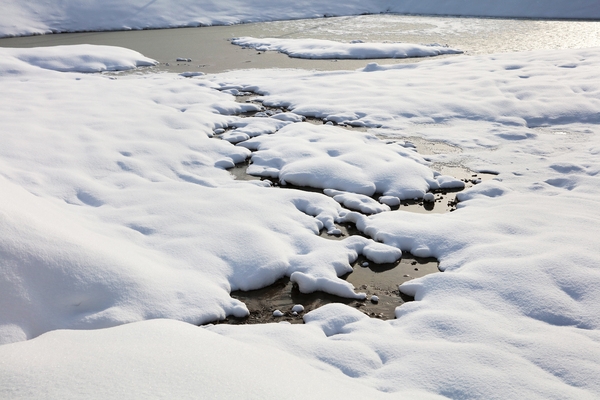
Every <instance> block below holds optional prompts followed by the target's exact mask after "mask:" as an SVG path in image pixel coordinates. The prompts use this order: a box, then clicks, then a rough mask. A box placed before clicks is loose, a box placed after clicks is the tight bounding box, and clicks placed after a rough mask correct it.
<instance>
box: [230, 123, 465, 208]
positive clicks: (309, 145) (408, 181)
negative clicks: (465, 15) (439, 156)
mask: <svg viewBox="0 0 600 400" xmlns="http://www.w3.org/2000/svg"><path fill="white" fill-rule="evenodd" d="M328 118H331V116H329V117H328ZM234 132H235V131H234ZM240 145H241V146H244V147H247V148H249V149H251V150H256V151H255V152H254V153H253V155H252V165H250V166H249V167H248V173H249V174H251V175H257V176H264V177H270V178H278V179H279V180H280V181H281V182H282V183H291V184H294V185H297V186H310V187H315V188H320V189H337V190H338V191H345V192H353V193H356V194H359V195H366V196H372V195H374V194H375V193H383V195H384V196H395V197H397V198H400V199H409V198H410V199H412V198H415V197H417V198H422V197H423V195H424V194H425V192H427V191H428V190H429V189H430V188H433V189H438V188H440V187H447V186H460V185H464V183H463V182H461V181H460V180H457V179H455V178H448V177H445V176H439V177H434V172H433V171H432V170H431V169H429V168H428V167H427V166H426V165H425V164H426V161H425V160H424V159H423V158H422V157H420V156H419V155H418V154H416V153H415V152H414V151H411V150H407V149H405V148H404V147H402V146H400V145H397V144H394V143H393V144H385V143H383V142H382V141H380V140H379V139H377V138H376V137H375V136H373V135H370V134H368V133H364V132H350V131H348V130H346V129H342V128H339V127H335V126H330V125H320V126H319V125H313V124H309V123H296V124H290V125H287V126H285V127H283V128H281V129H280V130H279V131H278V132H277V134H276V135H270V136H258V137H254V138H253V139H251V140H247V141H245V142H243V143H240ZM330 193H332V194H333V195H334V196H335V195H338V196H340V197H338V199H336V200H337V201H340V202H343V203H344V204H345V205H346V206H349V207H351V208H352V207H353V208H359V209H364V210H369V211H368V212H380V211H384V210H387V207H384V206H382V205H377V204H376V203H375V201H372V202H371V201H368V200H365V196H362V197H358V196H356V195H354V196H351V195H348V194H346V195H342V194H341V193H339V192H330Z"/></svg>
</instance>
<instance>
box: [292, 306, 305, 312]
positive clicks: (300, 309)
mask: <svg viewBox="0 0 600 400" xmlns="http://www.w3.org/2000/svg"><path fill="white" fill-rule="evenodd" d="M303 311H304V306H303V305H302V304H296V305H294V307H292V312H295V313H301V312H303Z"/></svg>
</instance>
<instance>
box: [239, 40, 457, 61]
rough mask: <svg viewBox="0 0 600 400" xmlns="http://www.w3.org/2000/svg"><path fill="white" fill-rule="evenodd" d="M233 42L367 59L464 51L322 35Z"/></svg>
mask: <svg viewBox="0 0 600 400" xmlns="http://www.w3.org/2000/svg"><path fill="white" fill-rule="evenodd" d="M231 43H232V44H236V45H238V46H243V47H251V48H254V49H256V50H259V51H278V52H280V53H284V54H287V55H288V56H290V57H295V58H314V59H336V58H339V59H366V58H408V57H432V56H439V55H441V54H460V53H462V51H460V50H457V49H451V48H449V47H444V46H441V45H437V44H432V45H430V46H423V45H417V44H410V43H363V42H360V41H358V42H351V43H339V42H335V41H331V40H320V39H273V38H268V39H257V38H252V37H241V38H235V39H231Z"/></svg>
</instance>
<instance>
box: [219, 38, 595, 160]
mask: <svg viewBox="0 0 600 400" xmlns="http://www.w3.org/2000/svg"><path fill="white" fill-rule="evenodd" d="M597 53H598V51H597V50H596V49H583V50H561V51H545V52H543V53H540V52H527V53H519V54H495V55H490V56H478V57H463V56H457V57H453V58H452V59H443V60H432V61H428V62H425V63H423V62H420V63H411V64H397V65H392V66H379V65H376V64H371V65H368V66H367V68H365V69H364V70H360V71H353V72H347V71H340V72H323V73H317V74H315V73H310V72H305V71H280V72H279V73H278V74H277V75H276V76H275V75H273V74H271V75H269V76H267V75H261V74H259V73H255V72H252V71H238V72H236V73H232V74H224V75H221V76H220V77H219V78H218V80H219V83H220V84H222V85H231V86H233V87H238V88H239V89H240V90H244V89H254V90H257V91H259V92H260V93H261V94H262V95H263V96H262V98H261V100H262V101H263V104H264V105H267V106H276V107H288V108H290V110H291V111H293V112H295V113H297V114H301V115H305V116H312V117H317V118H323V119H325V120H327V121H333V122H335V123H340V124H342V123H343V124H351V125H355V126H366V127H371V128H390V129H394V130H395V131H396V132H397V131H398V130H404V131H409V129H410V130H411V131H412V132H414V130H415V129H413V128H411V126H413V125H414V124H419V127H420V130H421V131H428V132H433V131H435V130H436V128H437V126H436V125H435V124H445V123H450V122H452V121H459V120H460V121H463V122H473V124H470V125H469V128H461V129H463V132H456V135H454V134H452V133H451V134H450V135H451V136H452V137H453V140H454V138H456V141H455V142H454V143H455V144H456V145H459V146H461V147H482V148H484V147H485V148H492V147H494V146H497V145H498V144H499V143H503V142H506V141H519V140H524V141H525V142H526V141H527V140H526V139H530V138H534V137H535V136H536V135H537V134H538V133H536V131H532V130H528V129H527V128H528V127H536V126H552V125H560V124H569V123H593V124H596V123H599V122H600V114H599V113H598V112H597V110H598V109H599V108H600V100H599V99H598V96H597V90H598V89H597V87H598V86H597V84H596V83H595V77H596V72H595V69H596V68H597V62H598V55H597ZM542 54H543V55H542ZM381 82H385V85H382V84H381ZM415 86H418V87H419V90H415ZM481 121H487V122H490V123H493V124H496V125H487V126H490V127H491V128H488V129H486V128H482V129H485V130H486V132H488V133H482V134H479V135H478V134H477V133H476V131H477V128H475V126H476V125H477V124H479V123H480V122H481ZM429 128H431V129H429ZM465 129H467V130H468V131H464V130H465ZM492 129H493V130H492ZM471 130H473V132H471ZM437 131H440V132H441V131H442V129H437ZM429 136H432V135H429ZM461 136H462V137H465V139H463V140H462V141H458V138H460V137H461ZM439 138H440V140H443V141H448V134H447V133H445V132H444V134H443V135H439Z"/></svg>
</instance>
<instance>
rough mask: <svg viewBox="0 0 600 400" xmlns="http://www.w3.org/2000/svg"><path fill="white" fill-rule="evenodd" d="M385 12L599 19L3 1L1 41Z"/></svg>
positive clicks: (399, 5) (509, 8)
mask: <svg viewBox="0 0 600 400" xmlns="http://www.w3.org/2000/svg"><path fill="white" fill-rule="evenodd" d="M382 12H391V13H401V14H429V15H470V16H488V17H525V18H581V19H598V18H600V8H599V7H598V5H597V2H596V1H594V0H572V1H568V2H567V1H564V0H546V1H543V2H541V1H534V0H525V1H523V0H491V1H486V2H481V1H478V0H451V1H446V0H403V1H395V2H389V1H386V0H371V1H369V2H364V1H359V0H346V1H343V2H338V1H336V2H333V1H315V0H298V1H295V2H293V3H290V2H281V1H274V0H260V1H256V2H254V3H253V5H252V7H249V6H248V4H247V3H246V2H244V1H241V0H227V1H220V2H217V1H213V0H181V1H177V2H173V1H167V0H158V1H153V2H150V3H149V2H147V1H145V0H125V1H123V0H120V1H117V0H104V1H99V0H93V1H87V2H84V3H82V2H80V1H77V0H65V1H61V2H59V3H57V2H55V1H51V0H35V1H27V2H24V1H17V0H5V1H3V4H2V13H1V14H0V37H1V36H15V35H32V34H47V33H55V32H69V31H98V30H130V29H147V28H173V27H193V26H203V25H230V24H237V23H243V22H257V21H271V20H277V19H298V18H314V17H323V16H336V15H337V16H340V15H359V14H365V13H373V14H378V13H382Z"/></svg>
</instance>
